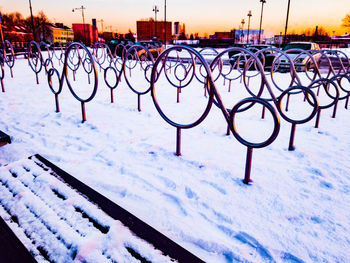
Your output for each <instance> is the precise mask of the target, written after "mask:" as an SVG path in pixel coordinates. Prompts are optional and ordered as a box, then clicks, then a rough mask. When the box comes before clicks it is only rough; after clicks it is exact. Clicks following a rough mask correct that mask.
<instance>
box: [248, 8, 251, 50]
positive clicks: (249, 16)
mask: <svg viewBox="0 0 350 263" xmlns="http://www.w3.org/2000/svg"><path fill="white" fill-rule="evenodd" d="M247 16H248V34H247V44H249V28H250V18H251V17H252V10H249V11H248V15H247Z"/></svg>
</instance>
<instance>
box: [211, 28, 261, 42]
mask: <svg viewBox="0 0 350 263" xmlns="http://www.w3.org/2000/svg"><path fill="white" fill-rule="evenodd" d="M263 34H264V30H261V39H262V36H263ZM247 36H248V29H232V30H231V31H230V32H215V33H214V35H210V36H209V38H210V39H230V38H232V39H234V40H235V42H236V43H237V42H243V43H247V42H248V41H247ZM258 39H259V30H258V29H249V43H250V44H252V43H257V42H258Z"/></svg>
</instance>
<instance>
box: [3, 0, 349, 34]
mask: <svg viewBox="0 0 350 263" xmlns="http://www.w3.org/2000/svg"><path fill="white" fill-rule="evenodd" d="M287 4H288V0H266V4H265V5H264V16H263V29H264V30H265V32H273V33H275V34H279V33H280V32H284V26H285V20H286V14H287ZM81 5H83V6H85V7H86V10H85V21H86V23H91V19H92V18H96V19H97V20H100V19H103V20H104V22H103V26H104V28H105V30H107V29H106V28H108V29H110V27H111V26H112V29H113V31H114V32H118V33H125V32H127V31H128V29H131V30H132V31H136V20H140V19H142V18H149V17H154V12H153V11H152V7H153V5H158V7H159V9H160V12H159V13H158V17H157V19H158V20H163V18H164V0H85V1H72V0H70V1H69V0H59V1H52V0H51V1H48V0H46V1H45V0H32V7H33V13H34V14H35V15H36V14H37V13H38V12H39V11H41V10H42V11H44V13H45V14H46V15H47V17H48V18H49V19H50V20H51V21H52V22H63V23H64V24H66V25H68V26H71V24H72V23H81V22H82V16H81V12H80V11H77V12H74V13H73V12H72V8H75V7H80V6H81ZM0 10H1V11H2V12H5V13H10V12H14V11H18V12H20V13H22V15H23V16H24V17H27V16H29V14H30V13H29V0H1V2H0ZM249 10H252V14H253V16H252V18H251V26H250V28H256V29H258V28H259V22H260V11H261V3H260V1H259V0H244V1H243V0H216V1H214V0H211V1H209V0H167V20H168V21H172V22H174V21H180V23H185V24H186V33H196V32H198V33H199V34H200V35H204V33H208V34H213V33H214V32H215V31H229V30H231V29H233V28H238V27H239V25H240V21H241V20H242V18H244V19H245V20H246V24H245V28H247V24H248V23H247V20H248V17H247V13H248V11H249ZM347 13H350V1H349V0H333V1H330V0H307V1H305V0H291V7H290V16H289V25H288V32H289V33H292V32H293V31H294V32H300V31H303V30H304V29H307V28H310V29H311V28H312V29H314V28H315V26H316V25H318V26H319V27H324V28H325V29H327V30H328V31H329V33H330V34H332V33H333V31H335V32H336V34H344V33H345V32H348V33H350V28H344V27H341V24H342V21H341V20H342V18H344V17H345V15H346V14H347ZM98 28H99V30H101V23H100V22H98Z"/></svg>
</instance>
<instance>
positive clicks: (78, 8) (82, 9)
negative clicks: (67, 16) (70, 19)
mask: <svg viewBox="0 0 350 263" xmlns="http://www.w3.org/2000/svg"><path fill="white" fill-rule="evenodd" d="M84 9H86V8H85V7H84V6H81V7H76V8H73V9H72V12H74V11H75V10H81V15H82V17H83V30H84V42H85V44H86V34H85V18H84Z"/></svg>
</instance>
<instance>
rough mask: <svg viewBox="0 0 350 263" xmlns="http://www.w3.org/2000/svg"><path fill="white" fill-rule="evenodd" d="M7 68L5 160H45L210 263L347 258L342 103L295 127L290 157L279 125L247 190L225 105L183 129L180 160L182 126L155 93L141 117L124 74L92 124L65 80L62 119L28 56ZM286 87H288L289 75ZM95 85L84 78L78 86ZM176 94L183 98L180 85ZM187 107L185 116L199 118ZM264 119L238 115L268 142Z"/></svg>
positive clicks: (92, 109) (349, 188) (348, 196)
mask: <svg viewBox="0 0 350 263" xmlns="http://www.w3.org/2000/svg"><path fill="white" fill-rule="evenodd" d="M5 70H6V78H5V79H4V85H5V89H6V92H5V93H1V94H0V116H1V117H0V129H1V130H2V131H4V132H6V133H7V134H9V135H11V138H12V141H13V142H12V144H10V145H7V146H5V147H1V148H0V165H2V166H3V165H6V164H9V163H13V162H15V161H18V160H21V159H25V158H27V157H29V156H31V155H33V154H36V153H39V154H41V155H43V156H44V157H46V158H47V159H48V160H50V161H51V162H53V163H55V164H56V165H57V166H59V167H61V168H62V169H64V170H65V171H67V172H68V173H70V174H71V175H73V176H75V177H76V178H77V179H79V180H81V181H83V182H84V183H86V184H88V185H89V186H91V187H92V188H94V189H95V190H96V191H98V192H100V193H102V194H103V195H105V196H106V197H107V198H109V199H111V200H112V201H114V202H115V203H117V204H119V205H120V206H122V207H124V208H125V209H127V210H128V211H130V212H131V213H133V214H134V215H136V216H137V217H139V218H140V219H142V220H143V221H145V222H147V223H148V224H150V225H151V226H153V227H154V228H156V229H157V230H158V231H160V232H162V233H163V234H165V235H166V236H168V237H169V238H171V239H172V240H174V241H175V242H177V243H178V244H180V245H181V246H183V247H185V248H186V249H188V250H189V251H191V252H192V253H194V254H195V255H197V256H198V257H200V258H201V259H203V260H204V261H206V262H235V261H240V262H347V261H349V258H350V209H349V203H350V164H349V159H350V125H349V121H348V120H349V117H350V113H349V111H348V110H346V109H344V101H342V102H340V105H339V108H338V112H337V117H336V118H335V119H333V118H331V114H332V110H331V109H327V110H324V111H323V112H322V116H321V121H320V128H319V129H315V128H314V120H312V121H310V122H308V123H306V124H303V125H297V129H296V138H295V146H296V149H295V151H292V152H290V151H288V150H287V147H288V141H289V133H290V126H291V125H290V124H289V123H286V122H285V121H284V120H282V119H281V131H280V134H279V135H278V137H277V139H276V141H275V142H274V143H272V144H271V145H270V146H268V147H266V148H262V149H256V150H254V152H253V163H252V179H253V181H254V182H253V184H252V185H245V184H243V183H242V179H243V176H244V167H245V157H246V147H244V146H243V145H241V144H240V143H239V142H238V141H237V140H236V139H235V138H234V137H233V136H232V135H231V136H226V135H225V134H226V128H227V124H226V122H225V120H224V118H223V115H222V113H221V111H220V110H219V109H218V108H216V107H215V106H213V107H212V109H211V111H210V113H209V115H208V117H207V118H206V119H205V120H204V122H203V123H201V124H200V125H199V126H197V127H195V128H193V129H189V130H183V131H182V156H180V157H177V156H175V155H174V151H175V139H176V130H175V128H174V127H171V126H170V125H168V124H167V123H166V122H165V121H164V120H163V119H162V118H161V117H160V115H159V114H158V112H157V111H156V109H155V107H154V104H153V101H152V99H151V96H150V94H146V95H144V96H142V98H141V107H142V111H141V112H138V111H137V96H136V95H135V94H134V93H132V92H131V90H130V89H129V88H128V87H127V85H126V82H125V80H124V79H123V80H122V83H120V85H119V86H118V87H117V89H116V90H115V94H114V95H115V98H114V99H115V103H113V104H111V103H110V91H109V89H108V88H107V87H106V85H105V84H104V82H103V74H102V73H99V79H100V83H99V88H98V91H97V95H96V97H95V98H94V99H93V100H92V101H91V102H88V103H86V105H85V107H86V114H87V122H85V123H82V122H81V108H80V107H81V106H80V103H79V102H78V101H77V100H75V99H74V98H73V96H72V95H71V93H70V92H69V90H68V88H67V86H66V85H65V86H64V87H63V92H62V94H61V95H60V96H59V100H60V107H61V112H60V113H56V112H55V99H54V95H53V94H52V92H51V91H50V90H49V87H48V84H47V77H46V76H45V74H44V73H43V72H41V73H40V75H39V81H40V84H39V85H37V84H36V80H35V75H34V73H33V72H32V70H31V69H30V67H29V66H28V63H27V61H25V60H23V59H20V60H18V61H16V65H15V67H14V78H10V77H9V71H8V68H5ZM284 78H286V80H284ZM139 81H140V82H141V79H140V80H139ZM280 81H284V82H285V83H287V84H288V79H287V77H284V75H283V74H281V76H280ZM86 83H87V80H86V79H83V78H81V79H79V76H77V82H76V84H78V85H79V87H80V88H83V87H85V86H86V85H87V84H86ZM221 84H222V83H221ZM239 85H240V84H239V81H238V82H236V86H237V87H239ZM227 86H228V83H226V88H225V90H226V89H227ZM236 86H235V83H234V82H232V87H236ZM82 92H83V93H84V92H85V91H82ZM191 92H192V91H191V89H189V92H188V93H186V92H185V90H184V92H183V93H181V99H183V102H184V104H185V103H186V99H185V98H187V96H189V97H190V100H192V99H193V101H195V100H198V101H201V100H202V99H203V92H202V91H201V92H197V90H195V92H193V93H191ZM220 92H222V96H223V97H225V96H226V95H228V93H224V92H225V91H224V90H223V89H220ZM234 92H235V94H237V93H239V94H240V93H241V92H242V93H243V92H244V89H240V88H237V89H234ZM88 93H89V92H85V93H84V94H88ZM231 93H232V92H231ZM169 96H172V97H173V98H174V100H173V101H174V103H176V92H174V90H173V89H169ZM242 96H243V97H244V96H245V95H242ZM224 101H225V103H226V101H228V100H227V99H224ZM227 103H228V102H227ZM180 104H181V103H180ZM193 104H195V103H193ZM192 106H193V108H192V109H194V110H197V109H199V107H200V106H201V105H197V104H195V105H192ZM227 106H230V107H231V106H232V105H227ZM174 107H175V106H174ZM176 109H178V108H176ZM186 109H187V108H185V109H183V111H180V115H183V116H185V117H191V116H192V115H191V114H192V112H190V113H189V112H187V111H186ZM256 113H257V114H255V115H254V114H253V115H249V116H246V117H245V118H243V119H242V120H240V121H241V124H242V127H245V128H244V129H246V130H249V131H250V133H249V136H250V135H251V136H254V135H255V134H262V136H264V135H265V134H266V133H267V131H266V130H265V128H267V129H268V124H266V123H269V121H271V120H270V119H269V118H268V117H267V118H266V119H265V120H262V119H260V118H259V116H260V114H261V109H257V111H256ZM252 116H255V117H256V116H258V117H257V118H256V119H255V120H253V119H252ZM5 219H7V220H10V219H9V218H5ZM125 262H127V261H125Z"/></svg>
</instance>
